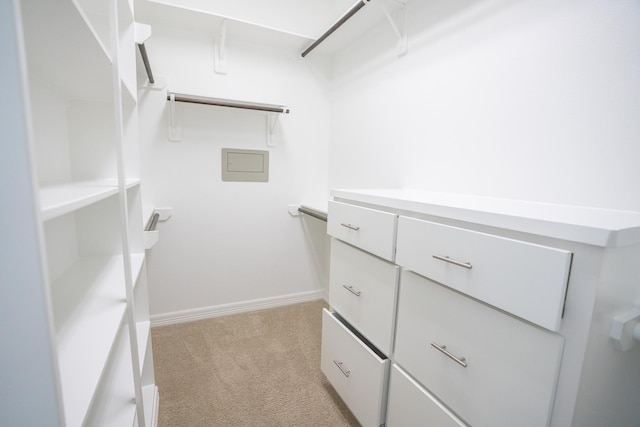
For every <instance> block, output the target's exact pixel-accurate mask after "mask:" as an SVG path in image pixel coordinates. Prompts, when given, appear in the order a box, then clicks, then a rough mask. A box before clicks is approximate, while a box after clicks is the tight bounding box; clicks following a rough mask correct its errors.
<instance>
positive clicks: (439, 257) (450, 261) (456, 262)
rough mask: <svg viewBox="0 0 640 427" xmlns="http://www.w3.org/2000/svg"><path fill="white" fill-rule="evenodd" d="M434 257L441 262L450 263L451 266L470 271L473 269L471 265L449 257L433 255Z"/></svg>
mask: <svg viewBox="0 0 640 427" xmlns="http://www.w3.org/2000/svg"><path fill="white" fill-rule="evenodd" d="M433 257H434V258H435V259H439V260H440V261H444V262H448V263H449V264H453V265H457V266H458V267H464V268H468V269H469V270H471V267H472V265H471V263H469V262H462V261H458V260H456V259H451V258H449V257H448V256H444V255H433Z"/></svg>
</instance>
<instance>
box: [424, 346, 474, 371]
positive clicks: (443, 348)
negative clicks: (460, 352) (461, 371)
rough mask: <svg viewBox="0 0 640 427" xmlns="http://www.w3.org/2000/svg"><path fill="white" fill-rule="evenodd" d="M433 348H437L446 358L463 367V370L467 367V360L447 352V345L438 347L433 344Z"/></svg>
mask: <svg viewBox="0 0 640 427" xmlns="http://www.w3.org/2000/svg"><path fill="white" fill-rule="evenodd" d="M431 347H433V348H435V349H436V350H438V351H439V352H441V353H442V354H444V355H445V356H447V357H448V358H449V359H451V360H453V361H454V362H456V363H457V364H458V365H460V366H462V367H463V368H466V367H467V363H466V362H465V360H466V359H465V358H464V357H458V356H456V355H454V354H451V353H449V351H447V346H446V345H438V344H436V343H434V342H432V343H431Z"/></svg>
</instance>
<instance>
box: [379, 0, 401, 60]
mask: <svg viewBox="0 0 640 427" xmlns="http://www.w3.org/2000/svg"><path fill="white" fill-rule="evenodd" d="M393 1H394V2H395V3H397V4H399V5H400V8H399V9H398V10H397V11H396V12H395V14H396V15H397V18H394V17H393V16H391V13H390V12H389V8H388V7H387V6H386V5H385V4H384V2H374V3H375V4H377V5H378V6H379V7H380V8H381V9H382V12H383V13H384V15H385V16H386V17H387V20H388V21H389V24H391V28H392V29H393V32H394V33H395V34H396V36H397V37H398V44H397V47H396V53H397V54H398V56H402V55H404V54H406V53H407V51H408V49H409V41H408V38H407V11H406V9H407V5H406V3H404V2H402V1H398V0H393Z"/></svg>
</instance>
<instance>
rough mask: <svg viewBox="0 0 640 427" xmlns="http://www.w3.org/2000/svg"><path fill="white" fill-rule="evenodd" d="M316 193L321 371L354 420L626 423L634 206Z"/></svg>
mask: <svg viewBox="0 0 640 427" xmlns="http://www.w3.org/2000/svg"><path fill="white" fill-rule="evenodd" d="M332 196H333V200H332V201H330V202H329V221H328V226H327V231H328V233H329V234H330V235H331V236H332V237H333V239H332V246H331V275H330V294H329V302H330V306H331V307H330V308H331V309H330V310H325V311H324V313H323V336H322V371H323V372H324V373H325V375H326V376H327V378H328V379H329V381H330V382H331V384H332V385H333V386H334V388H335V389H336V391H337V392H338V394H339V395H340V396H341V397H342V399H343V400H344V401H345V403H346V404H347V405H348V406H349V408H350V409H351V410H352V412H353V413H354V415H355V416H356V418H358V420H359V421H360V423H361V424H362V425H363V426H365V427H368V426H381V425H386V426H388V427H408V426H425V425H435V426H449V425H451V426H465V425H473V426H492V427H500V426H514V425H518V426H531V427H533V426H547V425H551V426H557V427H560V426H572V425H574V426H594V427H595V426H601V425H607V426H637V425H640V344H637V345H633V339H631V340H629V338H628V330H629V328H632V327H633V326H634V324H635V323H634V322H635V321H634V320H632V321H629V322H627V323H621V319H622V320H628V319H629V317H630V316H629V313H633V310H634V307H639V306H640V213H638V212H620V211H610V210H601V209H589V208H580V207H571V206H559V205H550V204H541V203H531V202H522V201H514V200H501V199H493V198H480V197H471V196H462V195H452V194H444V193H428V192H420V191H408V190H334V191H333V194H332ZM637 320H638V321H640V318H638V319H637ZM636 323H637V322H636ZM616 328H617V329H616ZM616 330H623V332H622V333H621V334H622V335H620V334H619V333H616V332H615V331H616ZM612 336H613V338H612Z"/></svg>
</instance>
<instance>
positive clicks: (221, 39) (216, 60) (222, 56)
mask: <svg viewBox="0 0 640 427" xmlns="http://www.w3.org/2000/svg"><path fill="white" fill-rule="evenodd" d="M213 70H214V71H215V73H216V74H227V20H226V19H223V20H222V23H221V24H220V34H219V35H218V38H217V39H216V40H215V43H214V52H213Z"/></svg>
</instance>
